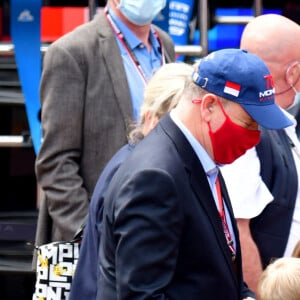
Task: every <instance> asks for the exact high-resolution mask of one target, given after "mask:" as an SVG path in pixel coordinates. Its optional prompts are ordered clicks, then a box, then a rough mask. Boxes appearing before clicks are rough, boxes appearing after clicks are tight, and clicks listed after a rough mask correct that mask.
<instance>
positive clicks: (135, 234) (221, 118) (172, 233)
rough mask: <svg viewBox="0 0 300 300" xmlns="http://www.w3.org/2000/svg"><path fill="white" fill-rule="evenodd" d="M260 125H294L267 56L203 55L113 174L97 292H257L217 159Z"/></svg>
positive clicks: (104, 295) (242, 144)
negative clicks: (279, 101)
mask: <svg viewBox="0 0 300 300" xmlns="http://www.w3.org/2000/svg"><path fill="white" fill-rule="evenodd" d="M271 115H272V118H269V117H270V116H271ZM259 125H261V126H264V127H266V128H269V129H278V128H284V127H286V126H289V125H290V121H289V120H288V119H287V118H286V117H285V115H284V114H283V113H282V111H281V110H280V109H279V108H278V106H277V105H276V104H275V103H274V86H273V81H272V77H271V75H270V72H269V70H268V69H267V67H266V66H265V64H264V63H263V62H262V61H261V60H260V59H259V58H258V57H256V56H255V55H253V54H250V53H248V52H246V51H242V50H239V49H226V50H220V51H217V52H214V53H212V54H210V55H209V56H207V57H205V58H204V59H202V60H201V61H200V63H199V65H198V66H197V68H196V70H195V72H194V73H193V74H191V76H189V77H188V78H187V80H186V84H185V88H184V90H183V92H182V95H181V97H180V100H179V103H178V105H177V107H176V108H175V109H173V110H172V111H171V113H170V114H168V115H167V116H165V117H164V118H163V119H162V120H161V121H160V122H159V124H158V125H157V126H156V127H155V128H154V130H152V132H151V133H150V134H149V135H147V137H146V138H145V139H144V140H143V141H141V142H140V143H139V144H138V145H137V146H136V148H135V150H134V151H133V152H132V153H131V154H130V156H129V157H128V159H127V160H126V161H125V162H124V163H123V165H122V166H121V167H120V169H119V170H118V171H117V173H116V174H115V176H114V178H113V179H112V181H111V184H110V186H109V188H108V191H107V194H106V197H105V200H104V212H103V231H102V242H101V245H100V253H99V259H100V266H99V268H100V272H101V276H100V282H99V285H98V291H99V294H98V295H97V297H98V298H97V299H105V300H110V299H172V300H173V299H178V300H179V299H180V300H182V299H189V300H193V299H195V300H196V299H197V300H198V299H230V300H241V299H255V296H254V294H253V293H252V292H251V291H250V290H249V289H248V288H247V286H246V285H245V284H244V281H243V274H242V267H241V250H240V243H239V236H238V231H237V226H236V223H235V219H234V216H233V212H232V207H231V204H230V200H229V197H228V193H227V190H226V187H225V184H224V181H223V178H222V176H221V174H220V173H219V170H218V167H219V165H220V164H226V163H230V162H232V161H234V160H235V159H236V158H238V157H239V156H240V155H242V154H243V153H244V152H245V151H246V150H247V149H249V148H251V147H253V146H254V145H256V144H257V143H258V142H259V139H260V131H259V129H258V126H259ZM245 180H247V178H245Z"/></svg>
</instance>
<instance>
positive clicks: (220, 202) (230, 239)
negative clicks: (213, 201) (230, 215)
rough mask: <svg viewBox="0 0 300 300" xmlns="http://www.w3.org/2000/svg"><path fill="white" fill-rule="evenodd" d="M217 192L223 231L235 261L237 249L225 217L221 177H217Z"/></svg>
mask: <svg viewBox="0 0 300 300" xmlns="http://www.w3.org/2000/svg"><path fill="white" fill-rule="evenodd" d="M216 190H217V196H218V203H219V214H220V217H221V221H222V225H223V231H224V234H225V237H226V241H227V245H228V247H229V250H230V253H231V257H232V261H235V249H234V244H233V240H232V238H231V234H230V230H229V228H228V224H227V221H226V215H225V209H224V204H223V198H222V192H221V185H220V181H219V177H217V179H216Z"/></svg>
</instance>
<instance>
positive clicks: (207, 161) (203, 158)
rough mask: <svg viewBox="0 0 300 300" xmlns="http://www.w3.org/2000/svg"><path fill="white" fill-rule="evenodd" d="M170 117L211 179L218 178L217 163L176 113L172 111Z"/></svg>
mask: <svg viewBox="0 0 300 300" xmlns="http://www.w3.org/2000/svg"><path fill="white" fill-rule="evenodd" d="M170 117H171V119H172V120H173V122H174V123H175V124H176V125H177V126H178V127H179V129H180V130H181V131H182V133H183V134H184V136H185V137H186V139H187V140H188V142H189V143H190V145H191V146H192V148H193V150H194V151H195V153H196V155H197V157H198V159H199V160H200V162H201V164H202V166H203V168H204V171H205V173H206V175H207V176H209V177H216V176H217V174H218V167H217V165H216V164H215V162H214V161H213V160H212V159H211V157H210V156H209V155H208V153H207V152H206V150H205V149H204V148H203V147H202V145H201V144H200V143H199V142H198V141H197V140H196V138H195V137H194V136H193V135H192V134H191V132H190V131H189V130H188V129H187V128H186V126H185V125H184V124H183V123H182V122H181V121H180V120H179V118H178V117H177V116H176V114H175V113H174V111H173V110H172V111H171V113H170Z"/></svg>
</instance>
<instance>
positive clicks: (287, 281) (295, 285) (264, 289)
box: [257, 257, 300, 300]
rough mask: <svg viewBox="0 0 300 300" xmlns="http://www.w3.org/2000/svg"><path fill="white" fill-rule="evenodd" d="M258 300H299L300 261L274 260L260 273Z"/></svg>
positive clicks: (288, 259)
mask: <svg viewBox="0 0 300 300" xmlns="http://www.w3.org/2000/svg"><path fill="white" fill-rule="evenodd" d="M257 296H258V299H259V300H300V259H299V258H296V257H282V258H279V259H276V260H275V261H274V262H273V263H271V264H270V265H268V267H267V268H266V269H265V270H264V272H263V273H262V275H261V277H260V280H259V283H258V289H257Z"/></svg>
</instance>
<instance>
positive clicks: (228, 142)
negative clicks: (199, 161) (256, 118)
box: [208, 104, 260, 164]
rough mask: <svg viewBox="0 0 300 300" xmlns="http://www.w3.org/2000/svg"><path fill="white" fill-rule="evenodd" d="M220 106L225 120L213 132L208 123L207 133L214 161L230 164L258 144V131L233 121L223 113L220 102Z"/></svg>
mask: <svg viewBox="0 0 300 300" xmlns="http://www.w3.org/2000/svg"><path fill="white" fill-rule="evenodd" d="M220 106H221V109H222V111H223V113H224V115H225V121H224V123H223V124H222V126H221V127H220V128H219V129H218V130H216V131H215V132H212V130H211V127H210V124H208V126H209V135H210V139H211V142H212V147H213V152H214V160H215V162H216V163H219V164H230V163H232V162H233V161H235V160H236V159H237V158H238V157H240V156H241V155H243V154H244V153H245V152H246V151H247V150H248V149H250V148H252V147H254V146H255V145H257V144H258V142H259V139H260V131H259V130H250V129H247V128H244V127H242V126H239V125H237V124H235V123H233V122H232V121H231V120H230V118H229V116H228V115H227V114H226V113H225V111H224V109H223V106H222V105H221V104H220Z"/></svg>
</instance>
